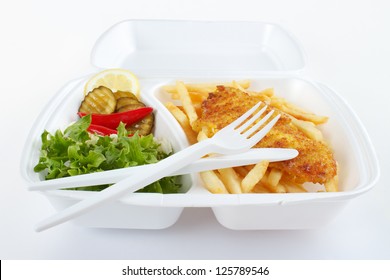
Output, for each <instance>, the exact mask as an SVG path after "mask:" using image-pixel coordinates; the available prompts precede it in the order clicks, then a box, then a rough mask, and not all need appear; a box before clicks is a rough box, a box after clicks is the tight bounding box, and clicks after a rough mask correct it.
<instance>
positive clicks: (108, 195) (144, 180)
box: [35, 102, 280, 232]
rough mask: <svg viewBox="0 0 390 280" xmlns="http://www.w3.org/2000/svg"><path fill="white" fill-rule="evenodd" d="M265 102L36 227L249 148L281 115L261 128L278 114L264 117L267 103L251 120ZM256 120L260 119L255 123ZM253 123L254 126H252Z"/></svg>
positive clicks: (47, 225)
mask: <svg viewBox="0 0 390 280" xmlns="http://www.w3.org/2000/svg"><path fill="white" fill-rule="evenodd" d="M261 104H262V103H261V102H259V103H257V104H256V105H255V106H254V107H252V108H251V109H250V110H248V111H247V112H246V113H245V114H243V115H242V116H241V117H239V118H238V119H237V120H235V121H234V122H232V123H231V124H229V125H228V126H226V127H224V128H223V129H221V130H220V131H218V132H217V133H216V134H215V135H214V136H213V137H211V138H209V139H206V140H203V141H201V142H198V143H196V144H194V145H191V146H189V147H188V148H186V149H184V150H182V151H180V152H177V153H175V154H173V155H171V156H170V157H168V158H166V159H164V160H162V161H160V162H158V163H156V164H155V165H154V168H153V169H151V170H150V171H149V172H148V173H143V174H137V175H135V176H131V177H129V178H126V179H123V180H121V181H119V182H118V183H116V184H114V185H112V186H110V187H109V188H106V189H104V190H103V191H100V192H98V193H96V194H94V195H93V196H91V197H89V198H87V199H84V200H82V201H80V202H78V203H76V204H74V205H72V206H70V207H68V208H66V209H64V210H62V211H60V212H58V213H56V214H54V215H53V216H51V217H49V218H47V219H45V220H43V221H41V222H40V223H38V224H37V225H36V227H35V230H36V231H38V232H39V231H43V230H46V229H49V228H51V227H54V226H56V225H59V224H62V223H64V222H66V221H69V220H71V219H73V218H75V217H78V216H80V215H82V214H84V213H86V212H88V211H90V210H92V209H95V208H97V207H98V206H100V205H102V204H104V203H107V202H110V201H113V200H116V199H117V198H119V197H121V196H122V195H124V194H125V193H129V192H135V191H137V190H139V189H141V188H143V187H144V186H147V185H149V184H151V183H153V182H155V181H157V180H159V179H161V178H163V177H166V176H168V175H170V174H172V173H173V172H175V171H177V170H178V169H180V168H182V167H184V166H186V165H188V164H190V163H191V162H193V161H195V160H198V159H200V158H201V157H203V156H204V155H206V154H209V153H220V154H234V153H240V152H244V151H246V150H249V149H250V148H251V147H253V146H254V145H255V144H256V143H258V142H259V141H260V140H261V139H262V138H263V137H264V136H265V135H266V134H267V133H268V132H269V130H270V129H271V128H272V127H273V126H274V125H275V123H276V122H277V121H278V119H279V117H280V115H277V116H275V117H274V118H273V119H272V120H270V121H269V122H268V123H267V124H266V125H265V126H264V127H263V128H262V129H260V130H259V128H260V127H261V126H262V125H263V124H264V123H265V122H266V121H267V120H269V119H270V118H271V116H272V115H273V113H274V111H273V110H272V111H270V112H269V113H268V114H267V115H266V116H264V117H263V118H261V115H262V114H263V113H264V112H265V110H266V108H267V106H263V108H261V109H260V110H259V111H258V112H256V113H255V114H254V115H253V116H252V117H251V118H250V119H249V120H247V119H248V118H249V117H250V116H251V115H252V114H253V113H254V112H255V111H256V110H257V109H258V108H259V107H260V105H261ZM256 121H258V122H257V123H255V122H256ZM251 125H253V126H252V127H250V126H251Z"/></svg>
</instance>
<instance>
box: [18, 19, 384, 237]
mask: <svg viewBox="0 0 390 280" xmlns="http://www.w3.org/2000/svg"><path fill="white" fill-rule="evenodd" d="M92 64H93V66H95V67H96V68H97V69H96V72H98V71H100V70H102V69H105V68H126V69H129V70H131V71H132V72H134V73H135V74H136V75H137V76H138V77H139V79H140V86H141V95H142V100H143V101H144V102H145V103H146V104H148V105H150V106H152V107H153V108H155V114H156V123H155V131H154V134H155V136H156V137H164V138H166V139H167V140H168V141H169V142H171V144H172V146H173V148H174V150H176V151H178V150H180V149H183V148H185V147H186V146H187V145H188V143H187V140H186V137H185V134H184V132H183V131H182V129H181V128H180V126H179V125H178V123H177V122H176V121H175V120H174V118H173V117H172V116H171V114H170V113H169V112H168V111H167V109H166V108H165V107H164V105H163V103H164V102H165V101H168V100H169V97H168V95H166V94H165V93H164V92H163V90H162V86H163V85H166V84H173V83H175V81H176V80H182V81H184V82H206V81H208V82H221V81H232V80H240V79H249V80H251V88H252V89H255V90H261V89H264V88H268V87H273V88H274V90H275V94H277V95H279V96H281V97H285V98H287V99H288V100H289V101H291V102H293V103H295V104H297V105H299V106H301V107H303V108H306V109H308V110H310V111H313V112H316V113H318V114H320V115H326V116H329V122H328V123H327V124H325V125H323V127H322V131H323V134H324V136H325V137H326V139H327V140H328V142H329V143H330V145H331V146H332V147H333V149H334V153H335V157H336V160H337V161H338V163H339V166H340V178H339V181H340V183H339V188H340V192H337V193H326V192H313V193H287V194H237V195H233V194H228V195H222V194H211V193H209V192H208V191H207V190H206V189H205V188H204V187H203V186H202V182H201V179H200V178H199V175H198V174H191V175H186V176H184V177H183V184H184V189H183V193H180V194H165V195H162V194H150V193H135V194H129V195H127V196H125V197H123V198H122V199H120V200H117V201H115V202H112V203H109V204H106V205H104V206H102V207H100V208H99V209H96V210H93V211H91V212H89V213H87V214H85V215H83V216H80V217H79V218H77V219H75V220H74V222H75V223H77V224H79V225H82V226H87V227H104V228H134V229H162V228H167V227H169V226H171V225H173V224H175V222H176V221H177V220H178V218H179V217H180V215H181V213H182V211H183V209H184V208H185V207H210V208H211V209H212V211H213V212H214V214H215V217H216V219H217V220H218V222H219V223H221V224H222V225H223V226H225V227H227V228H230V229H242V230H246V229H304V228H316V227H318V226H322V225H325V224H327V223H328V222H329V221H331V220H332V219H333V218H334V217H335V216H336V215H337V214H339V213H340V211H341V210H342V209H343V208H344V207H345V206H346V204H347V203H348V202H349V201H351V199H352V198H354V197H356V196H358V195H361V194H363V193H365V192H366V191H368V190H369V189H371V188H372V187H373V186H374V185H375V183H376V182H377V180H378V177H379V167H378V162H377V159H376V155H375V152H374V149H373V146H372V144H371V142H370V139H369V137H368V135H367V132H366V130H365V129H364V127H363V126H362V124H361V122H360V121H359V119H358V117H357V116H356V114H355V113H354V112H353V110H352V109H351V108H350V107H349V106H348V104H347V103H346V102H345V101H344V100H343V98H342V97H341V96H340V95H339V94H337V93H336V92H335V91H334V90H332V89H331V88H329V87H328V86H326V85H324V84H322V83H320V82H317V81H313V80H311V79H309V78H307V77H305V76H304V75H303V73H302V70H303V69H304V67H305V56H304V53H303V51H302V48H301V47H300V45H299V44H298V43H297V40H296V39H295V38H294V37H293V36H292V35H291V34H290V33H289V32H287V31H286V30H284V29H283V28H281V27H280V26H278V25H275V24H271V23H263V22H203V21H160V20H152V21H150V20H128V21H123V22H119V23H118V24H116V25H114V26H112V27H111V28H109V29H108V30H107V31H106V32H104V33H103V34H102V36H101V37H100V38H99V39H98V40H97V42H96V45H95V46H94V48H93V51H92ZM90 76H91V75H88V76H85V77H82V78H79V79H76V80H73V81H70V82H68V83H67V84H66V85H65V86H64V87H63V88H62V89H61V90H60V91H59V92H58V93H57V94H55V95H54V97H53V98H52V100H50V102H49V103H48V104H47V106H46V107H45V108H44V110H43V111H42V112H41V114H40V115H39V117H38V119H37V120H36V122H35V124H34V125H33V128H32V130H31V132H30V135H29V137H28V140H27V142H26V146H25V149H24V153H23V158H22V161H21V165H22V174H23V177H24V178H25V179H26V180H27V182H28V183H30V184H31V183H37V182H39V181H41V180H42V178H41V177H40V175H39V174H37V173H34V171H33V167H34V166H35V164H36V163H37V162H38V159H39V152H40V145H41V142H40V135H41V133H42V132H43V130H44V129H47V130H48V131H51V132H54V131H55V130H56V129H58V128H64V127H66V126H67V125H69V124H70V123H71V122H73V121H75V120H76V118H77V115H76V112H77V109H78V107H79V105H80V102H81V100H82V99H83V87H84V85H85V83H86V81H87V80H88V79H89V77H90ZM69 187H72V186H69ZM41 193H42V194H43V195H44V196H46V197H47V198H48V199H49V201H50V202H51V204H52V205H53V206H54V208H55V209H56V210H57V211H60V210H62V209H64V208H66V207H69V206H70V205H72V204H74V203H77V202H78V201H80V200H82V199H84V198H87V197H89V196H91V195H93V192H86V191H69V190H55V191H43V192H41ZM193 222H194V223H196V222H197V221H193Z"/></svg>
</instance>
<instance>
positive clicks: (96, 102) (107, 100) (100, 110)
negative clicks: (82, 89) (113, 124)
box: [79, 86, 116, 114]
mask: <svg viewBox="0 0 390 280" xmlns="http://www.w3.org/2000/svg"><path fill="white" fill-rule="evenodd" d="M115 108H116V99H115V96H114V94H113V93H112V91H111V90H110V89H109V88H106V87H104V86H100V87H98V88H95V89H93V90H92V91H91V92H89V93H88V94H87V96H85V98H84V100H83V101H82V102H81V105H80V108H79V112H82V113H87V114H111V113H113V112H114V111H115Z"/></svg>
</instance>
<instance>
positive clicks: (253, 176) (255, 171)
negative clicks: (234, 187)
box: [241, 161, 269, 193]
mask: <svg viewBox="0 0 390 280" xmlns="http://www.w3.org/2000/svg"><path fill="white" fill-rule="evenodd" d="M268 165H269V162H268V161H262V162H259V163H257V164H256V165H255V166H254V167H253V168H252V169H251V170H250V171H249V172H248V174H247V175H246V176H245V177H244V179H243V180H242V181H241V190H242V192H243V193H248V192H250V191H251V190H252V189H253V187H254V186H255V185H256V184H257V183H258V182H260V180H261V178H263V176H264V174H265V171H267V168H268Z"/></svg>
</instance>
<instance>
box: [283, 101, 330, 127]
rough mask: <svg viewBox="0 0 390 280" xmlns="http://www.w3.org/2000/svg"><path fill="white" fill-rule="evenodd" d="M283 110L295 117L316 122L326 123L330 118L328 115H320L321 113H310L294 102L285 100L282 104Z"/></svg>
mask: <svg viewBox="0 0 390 280" xmlns="http://www.w3.org/2000/svg"><path fill="white" fill-rule="evenodd" d="M281 110H282V111H284V112H285V113H287V114H290V115H292V116H294V117H295V118H297V119H299V120H304V121H310V122H312V123H314V124H324V123H326V122H327V121H328V119H329V118H328V117H324V116H319V115H316V114H313V113H310V112H308V111H305V110H303V109H302V108H299V107H297V106H295V105H294V104H291V103H289V102H285V103H284V104H283V105H282V108H281Z"/></svg>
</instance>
